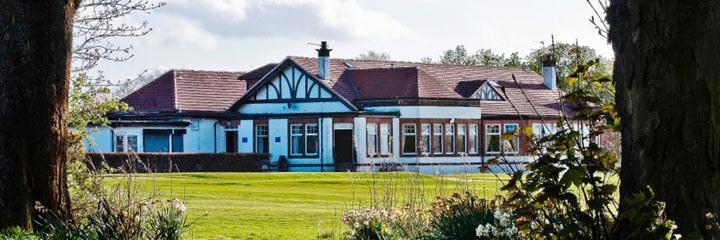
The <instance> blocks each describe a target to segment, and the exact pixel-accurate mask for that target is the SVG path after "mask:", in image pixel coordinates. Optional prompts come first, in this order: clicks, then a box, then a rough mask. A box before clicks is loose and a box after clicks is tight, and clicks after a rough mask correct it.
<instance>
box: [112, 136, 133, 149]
mask: <svg viewBox="0 0 720 240" xmlns="http://www.w3.org/2000/svg"><path fill="white" fill-rule="evenodd" d="M137 150H138V136H137V135H134V134H132V135H130V134H118V135H117V136H115V151H116V152H130V151H134V152H136V151H137Z"/></svg>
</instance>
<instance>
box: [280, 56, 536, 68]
mask: <svg viewBox="0 0 720 240" xmlns="http://www.w3.org/2000/svg"><path fill="white" fill-rule="evenodd" d="M287 57H288V58H304V59H317V58H316V57H305V56H287ZM333 59H335V60H342V61H356V62H375V63H405V64H417V65H421V66H447V67H467V68H489V69H518V70H531V69H530V68H529V67H495V66H480V65H459V64H443V63H423V62H413V61H400V60H367V59H350V58H332V57H331V58H330V60H333Z"/></svg>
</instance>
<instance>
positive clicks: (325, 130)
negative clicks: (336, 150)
mask: <svg viewBox="0 0 720 240" xmlns="http://www.w3.org/2000/svg"><path fill="white" fill-rule="evenodd" d="M320 123H321V124H320V141H321V143H322V144H321V146H320V157H321V160H322V163H323V164H333V163H334V162H335V161H334V159H333V121H332V118H330V117H326V118H320Z"/></svg>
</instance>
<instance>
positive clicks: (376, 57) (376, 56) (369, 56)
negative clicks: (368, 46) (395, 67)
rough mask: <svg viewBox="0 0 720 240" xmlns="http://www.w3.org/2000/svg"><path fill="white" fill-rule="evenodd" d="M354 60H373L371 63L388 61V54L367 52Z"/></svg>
mask: <svg viewBox="0 0 720 240" xmlns="http://www.w3.org/2000/svg"><path fill="white" fill-rule="evenodd" d="M355 59H357V60H373V61H387V60H390V54H387V53H384V52H375V51H367V52H366V53H361V54H360V55H358V56H357V57H356V58H355Z"/></svg>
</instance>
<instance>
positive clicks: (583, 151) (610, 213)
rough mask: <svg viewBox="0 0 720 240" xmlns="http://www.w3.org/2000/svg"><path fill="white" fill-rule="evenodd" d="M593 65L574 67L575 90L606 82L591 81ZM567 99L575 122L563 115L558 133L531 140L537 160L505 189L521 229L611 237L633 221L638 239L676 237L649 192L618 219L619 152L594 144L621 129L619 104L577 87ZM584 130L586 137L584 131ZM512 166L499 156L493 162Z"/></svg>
mask: <svg viewBox="0 0 720 240" xmlns="http://www.w3.org/2000/svg"><path fill="white" fill-rule="evenodd" d="M597 65H598V61H597V60H591V61H589V62H588V63H587V64H583V65H580V66H577V67H575V68H574V73H573V74H572V75H571V77H572V78H576V79H569V81H568V82H571V83H572V84H574V85H580V84H596V83H597V82H609V80H607V79H592V78H591V77H590V74H588V72H589V71H591V70H592V68H595V67H597ZM572 89H573V91H571V92H569V93H568V94H567V95H565V96H564V97H563V102H564V103H565V104H568V105H570V106H572V107H573V113H574V118H573V119H572V120H570V119H568V118H567V117H563V118H561V119H560V120H558V121H557V122H556V127H557V131H556V132H553V133H551V134H547V135H544V136H534V135H532V131H524V130H521V132H523V133H525V134H526V135H527V137H529V138H531V139H532V140H531V141H530V149H531V151H532V152H534V153H535V155H537V158H536V160H535V161H534V162H532V163H530V164H528V166H527V167H526V169H525V170H518V171H516V172H514V173H513V174H512V177H511V178H510V180H509V181H508V182H507V184H506V185H505V186H504V187H503V188H502V190H504V191H507V194H508V198H507V201H506V202H505V205H506V207H507V208H508V209H513V217H514V218H515V219H516V225H517V227H518V229H519V230H520V231H521V232H522V234H523V235H525V236H528V237H529V238H538V239H540V238H558V239H613V237H614V236H613V232H614V229H615V226H614V223H615V222H616V221H617V220H618V219H619V218H620V219H625V218H628V219H630V221H631V222H632V223H633V224H636V225H637V226H638V227H637V228H635V230H636V232H637V235H636V236H643V237H645V236H652V237H650V238H649V239H671V238H672V237H674V236H673V235H672V233H673V230H674V227H672V226H673V225H672V221H668V220H666V219H665V218H664V216H663V205H662V203H659V202H657V201H655V200H654V199H653V198H652V197H649V196H651V194H643V193H639V194H637V195H635V198H636V199H635V200H633V201H632V202H633V203H635V204H636V205H635V206H634V207H635V208H637V211H636V215H631V216H627V215H621V216H616V214H615V210H616V209H617V200H616V198H615V196H616V195H617V185H616V184H615V183H614V182H613V181H611V180H612V179H617V175H618V173H619V170H620V169H619V166H618V164H617V162H618V159H617V155H616V154H614V153H612V152H607V151H605V150H603V149H602V148H601V147H600V146H599V145H598V143H597V141H596V139H597V138H598V137H599V136H600V135H602V134H603V133H604V132H605V131H607V130H609V129H618V127H619V125H618V123H619V121H618V119H617V114H616V113H615V111H614V104H612V103H604V102H603V101H602V100H601V98H600V97H598V96H596V95H595V94H592V93H591V92H590V91H588V90H586V88H584V87H577V86H576V87H573V88H572ZM574 124H579V126H584V127H585V128H587V133H588V134H583V132H584V131H582V130H581V129H579V128H578V127H575V126H578V125H574ZM526 128H527V127H526ZM505 161H507V160H506V159H504V157H502V156H500V157H498V158H497V159H495V160H493V161H491V163H500V162H505Z"/></svg>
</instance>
